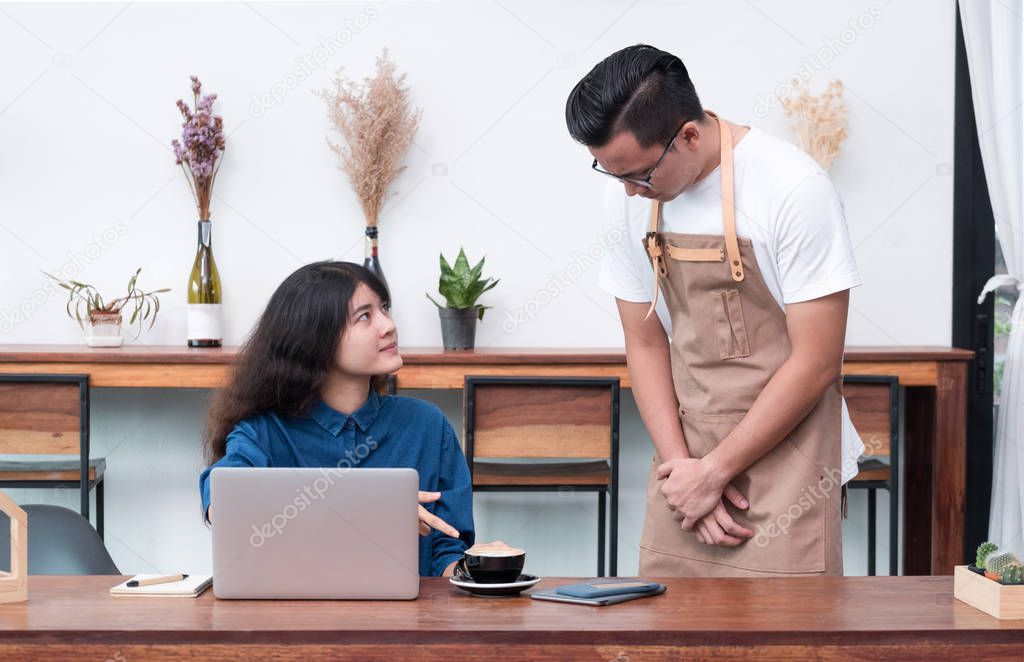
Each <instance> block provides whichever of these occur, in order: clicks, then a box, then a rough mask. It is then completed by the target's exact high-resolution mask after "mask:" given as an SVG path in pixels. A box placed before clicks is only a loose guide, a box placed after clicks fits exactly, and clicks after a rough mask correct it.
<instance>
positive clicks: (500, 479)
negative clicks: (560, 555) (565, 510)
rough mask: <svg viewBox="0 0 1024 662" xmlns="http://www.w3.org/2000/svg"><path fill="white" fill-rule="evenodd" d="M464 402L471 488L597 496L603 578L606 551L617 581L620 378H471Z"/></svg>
mask: <svg viewBox="0 0 1024 662" xmlns="http://www.w3.org/2000/svg"><path fill="white" fill-rule="evenodd" d="M463 398H464V400H463V406H464V417H463V420H464V421H465V433H464V435H463V438H464V440H465V450H466V461H467V462H468V463H469V471H470V474H471V475H472V483H473V490H474V491H478V492H497V491H501V492H530V491H532V492H544V491H547V492H551V491H555V492H558V491H562V490H565V489H571V490H579V491H594V492H597V504H598V525H597V526H598V528H597V540H598V543H597V574H598V576H599V577H603V576H605V546H606V545H607V546H608V554H609V563H608V573H609V575H611V576H612V577H614V576H616V574H617V573H618V569H617V564H618V514H619V379H618V378H617V377H574V378H561V377H493V376H486V377H475V376H467V377H466V378H465V388H464V391H463ZM492 460H499V461H492ZM606 502H607V503H609V504H610V508H611V516H610V517H608V514H607V510H606V507H607V506H606ZM606 529H610V532H609V533H610V535H609V536H608V540H606V539H605V532H606Z"/></svg>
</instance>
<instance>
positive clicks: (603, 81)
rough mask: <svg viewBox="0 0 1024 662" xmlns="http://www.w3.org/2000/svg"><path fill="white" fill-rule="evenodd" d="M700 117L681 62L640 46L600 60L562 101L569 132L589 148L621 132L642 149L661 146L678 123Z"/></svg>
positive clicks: (670, 135)
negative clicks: (632, 136) (631, 134)
mask: <svg viewBox="0 0 1024 662" xmlns="http://www.w3.org/2000/svg"><path fill="white" fill-rule="evenodd" d="M703 117H704V110H703V108H701V105H700V99H699V98H697V91H696V90H694V89H693V83H692V82H691V81H690V74H689V73H688V72H687V71H686V67H685V66H684V65H683V61H682V60H680V59H679V58H678V57H676V56H675V55H672V54H671V53H666V52H665V51H662V50H658V49H657V48H655V47H653V46H647V45H645V44H638V45H636V46H629V47H628V48H623V49H622V50H621V51H617V52H615V53H612V54H611V55H609V56H608V57H606V58H605V59H604V60H601V62H599V63H598V64H597V66H595V67H594V68H593V69H591V70H590V73H588V74H587V75H586V76H584V77H583V79H582V80H581V81H580V82H579V83H577V84H576V87H574V88H573V90H572V93H570V94H569V99H568V101H566V103H565V123H566V124H567V125H568V127H569V135H571V136H572V137H573V139H575V140H576V141H578V142H581V143H583V144H584V145H587V146H588V147H602V146H604V145H606V144H608V142H609V141H610V140H611V139H612V137H613V136H615V135H616V134H617V133H619V132H621V131H624V130H625V131H630V132H632V133H633V135H634V136H636V139H637V141H638V142H639V143H640V145H641V146H642V147H651V146H652V145H655V144H661V145H664V144H666V143H668V141H669V140H671V139H672V134H673V133H675V131H676V129H678V128H679V126H680V125H681V124H682V123H684V122H689V121H691V120H701V119H703Z"/></svg>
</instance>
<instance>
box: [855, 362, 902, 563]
mask: <svg viewBox="0 0 1024 662" xmlns="http://www.w3.org/2000/svg"><path fill="white" fill-rule="evenodd" d="M843 395H844V397H845V399H846V406H847V407H848V408H849V410H850V419H851V420H852V421H853V426H854V427H855V428H857V432H858V433H859V434H860V436H861V439H863V440H864V446H865V450H864V457H863V458H862V459H861V461H860V463H859V464H858V467H857V468H858V469H859V471H858V473H857V475H856V476H855V477H854V479H853V480H851V481H850V483H849V487H850V489H862V490H867V491H868V575H874V574H875V536H876V531H875V529H876V520H877V516H878V515H877V509H876V505H875V491H876V490H879V489H884V490H888V491H889V574H890V575H896V574H898V572H899V519H900V490H899V476H900V464H899V456H900V453H899V420H900V412H899V407H900V400H899V379H898V378H897V377H890V376H883V375H846V376H844V377H843Z"/></svg>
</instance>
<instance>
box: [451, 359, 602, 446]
mask: <svg viewBox="0 0 1024 662" xmlns="http://www.w3.org/2000/svg"><path fill="white" fill-rule="evenodd" d="M463 397H464V400H463V405H464V411H463V413H464V417H463V421H464V425H465V428H464V431H463V439H464V442H465V443H464V445H465V450H466V456H467V459H468V460H470V461H472V460H473V459H474V458H475V459H481V458H537V459H549V458H550V459H554V458H558V459H583V458H610V457H612V454H613V453H614V452H615V450H614V449H615V448H616V447H617V446H618V429H619V425H618V420H619V411H618V403H619V380H618V378H616V377H610V378H606V377H579V378H552V377H490V376H487V377H477V376H467V377H466V379H465V389H464V394H463Z"/></svg>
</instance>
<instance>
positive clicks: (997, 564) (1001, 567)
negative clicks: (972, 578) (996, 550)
mask: <svg viewBox="0 0 1024 662" xmlns="http://www.w3.org/2000/svg"><path fill="white" fill-rule="evenodd" d="M1013 565H1020V559H1018V558H1017V557H1016V556H1014V555H1013V554H1011V553H1010V552H1006V553H1004V554H999V555H997V556H989V557H988V558H987V559H985V575H986V576H987V577H989V578H991V579H997V580H998V579H1000V578H1001V577H1002V576H1003V571H1005V570H1006V569H1007V568H1009V567H1010V566H1013Z"/></svg>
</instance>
